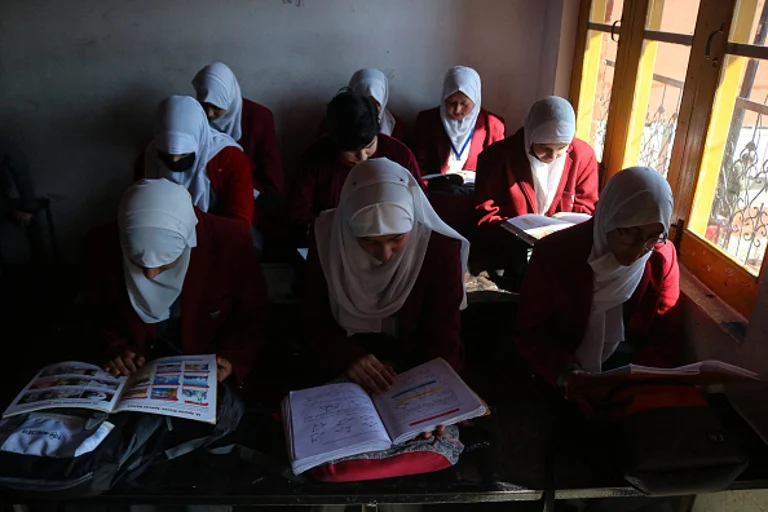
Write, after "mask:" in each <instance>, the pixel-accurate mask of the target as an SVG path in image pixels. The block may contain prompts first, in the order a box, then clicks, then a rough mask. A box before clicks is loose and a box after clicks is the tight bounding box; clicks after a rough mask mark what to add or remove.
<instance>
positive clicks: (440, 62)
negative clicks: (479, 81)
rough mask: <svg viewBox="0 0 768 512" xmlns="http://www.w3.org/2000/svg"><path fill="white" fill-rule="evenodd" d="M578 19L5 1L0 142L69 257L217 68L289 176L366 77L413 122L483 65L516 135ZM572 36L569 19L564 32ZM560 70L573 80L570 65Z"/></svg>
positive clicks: (330, 4)
mask: <svg viewBox="0 0 768 512" xmlns="http://www.w3.org/2000/svg"><path fill="white" fill-rule="evenodd" d="M564 2H565V3H564ZM569 4H570V5H569ZM573 6H576V9H578V1H577V0H540V1H535V2H534V1H530V0H387V1H381V0H222V1H216V2H212V1H207V0H173V1H158V0H55V1H54V0H3V1H2V2H0V91H2V94H0V127H2V128H3V129H4V131H7V132H9V133H10V135H11V136H12V137H13V138H14V139H15V140H16V141H17V143H18V144H19V145H20V146H21V148H22V149H23V150H25V151H26V152H27V154H28V156H29V160H30V163H31V166H32V170H33V173H34V176H35V179H36V182H37V188H38V190H39V193H40V194H44V195H48V196H49V197H51V198H52V199H53V201H54V204H53V208H54V214H55V216H56V220H57V223H58V225H57V227H58V228H59V235H60V236H59V238H60V239H61V241H62V242H63V244H64V252H65V254H67V255H69V256H70V257H71V256H72V255H73V254H74V249H75V248H76V242H77V240H79V238H80V237H81V236H82V235H83V234H84V233H85V232H86V231H87V229H88V228H89V227H90V226H92V225H94V224H97V223H101V222H103V221H105V220H108V219H111V218H112V215H113V212H114V209H115V204H116V201H117V199H118V198H119V196H120V194H121V192H122V191H123V190H124V188H125V187H126V186H127V185H128V184H129V183H130V179H131V164H132V161H133V159H134V157H135V155H136V154H137V151H139V150H140V149H141V148H142V147H143V146H144V144H145V143H146V142H147V141H148V140H149V138H150V136H151V126H152V114H153V111H154V108H155V106H156V105H157V103H158V102H159V101H160V100H161V99H162V98H163V97H165V96H167V95H169V94H174V93H182V94H184V93H186V94H189V93H192V92H193V91H192V87H191V85H190V80H191V79H192V77H193V75H194V74H195V72H196V71H197V70H198V69H199V68H201V67H202V66H204V65H205V64H207V63H209V62H211V61H214V60H221V61H224V62H226V63H228V64H229V65H230V66H231V67H232V68H233V69H234V71H235V73H236V74H237V75H238V77H239V79H240V83H241V86H242V90H243V93H244V94H245V95H246V96H247V97H249V98H252V99H254V100H256V101H258V102H260V103H263V104H265V105H267V106H268V107H270V108H271V109H272V110H273V112H274V113H275V117H276V121H277V130H278V138H279V141H280V144H281V148H282V151H283V154H284V159H285V162H286V164H287V169H288V171H289V172H290V170H291V168H292V165H293V164H294V162H296V159H297V154H298V153H299V152H300V151H301V150H302V149H303V148H305V147H306V146H307V144H308V143H309V142H310V141H311V139H312V137H313V136H314V133H315V129H316V126H317V124H318V122H319V119H320V117H321V115H322V112H323V109H324V104H325V103H326V102H327V101H328V99H329V98H330V97H331V96H332V95H333V94H334V92H335V91H336V90H337V89H338V88H339V87H341V86H343V85H345V84H346V81H347V80H348V78H349V76H350V75H351V73H352V72H354V71H355V70H356V69H358V68H361V67H364V66H372V67H377V68H379V69H381V70H383V71H384V72H385V73H387V74H388V76H389V77H390V83H391V100H390V101H391V107H392V109H393V110H394V111H395V112H396V113H398V115H402V116H404V117H405V119H406V120H409V121H411V122H412V121H413V119H414V118H415V114H416V112H417V111H418V110H420V109H424V108H428V107H432V106H434V105H436V104H437V103H438V101H439V95H440V92H441V88H442V77H443V74H444V73H445V71H446V69H447V68H448V67H450V66H452V65H455V64H463V65H469V66H473V67H475V68H477V69H478V71H479V72H480V74H481V75H482V77H483V106H486V107H487V108H489V109H490V110H492V111H494V112H496V113H498V114H501V115H503V116H504V117H505V118H506V119H507V121H508V122H509V125H510V127H511V128H512V129H515V128H517V127H518V126H519V125H520V122H521V120H522V118H523V116H524V115H525V112H526V111H527V108H528V107H529V106H530V104H531V103H532V102H534V101H535V100H536V99H538V98H539V97H540V96H544V95H546V94H551V93H552V92H553V90H554V87H555V86H554V83H555V79H556V75H557V69H558V59H560V60H561V61H563V60H568V59H567V57H566V58H564V57H563V55H564V54H567V46H568V44H569V43H564V45H565V47H566V49H565V50H563V49H561V44H560V36H559V34H560V31H561V30H562V29H563V27H562V25H563V23H562V16H563V14H564V13H566V12H567V11H573ZM575 23H576V18H575V16H573V17H571V18H570V19H568V20H566V22H565V25H566V27H572V28H570V29H568V28H566V32H568V30H570V31H571V32H572V31H573V30H575ZM570 44H571V52H572V43H570ZM559 69H560V70H561V73H560V75H561V81H562V80H564V79H563V78H562V75H563V72H562V69H563V62H561V63H560V67H559ZM567 74H570V71H569V70H567ZM0 229H1V231H0V240H1V241H2V243H3V248H4V250H5V252H6V256H8V255H9V254H10V255H11V256H13V255H14V254H16V257H18V258H21V257H24V256H25V254H24V253H25V250H23V243H22V242H21V237H20V236H19V233H18V230H16V229H13V228H12V227H9V226H8V225H5V226H3V227H2V228H0ZM9 246H10V248H9ZM17 246H18V247H20V249H18V250H17V251H15V252H14V250H13V247H17Z"/></svg>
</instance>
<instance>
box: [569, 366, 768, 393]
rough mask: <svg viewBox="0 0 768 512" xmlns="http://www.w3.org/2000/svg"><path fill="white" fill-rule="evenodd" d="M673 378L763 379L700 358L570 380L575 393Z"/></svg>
mask: <svg viewBox="0 0 768 512" xmlns="http://www.w3.org/2000/svg"><path fill="white" fill-rule="evenodd" d="M659 379H661V380H664V381H674V382H679V383H681V384H693V385H706V384H725V383H727V382H739V381H750V380H760V376H759V375H758V374H757V373H755V372H753V371H750V370H747V369H745V368H741V367H740V366H735V365H732V364H728V363H724V362H722V361H711V360H710V361H700V362H697V363H691V364H687V365H685V366H678V367H676V368H656V367H652V366H640V365H636V364H629V365H626V366H621V367H619V368H615V369H613V370H607V371H604V372H602V373H594V374H591V373H585V374H580V375H578V376H576V377H575V378H574V379H573V380H572V381H569V386H571V387H572V388H573V389H572V391H573V392H576V393H579V392H586V391H589V390H590V389H594V388H606V387H611V386H616V385H619V384H624V383H626V382H631V381H649V380H650V381H657V380H659Z"/></svg>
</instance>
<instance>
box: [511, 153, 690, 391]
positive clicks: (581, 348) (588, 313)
mask: <svg viewBox="0 0 768 512" xmlns="http://www.w3.org/2000/svg"><path fill="white" fill-rule="evenodd" d="M672 205H673V199H672V191H671V189H670V187H669V184H668V183H667V180H666V179H665V178H664V177H663V176H662V175H661V174H659V173H658V172H656V171H655V170H653V169H649V168H647V167H632V168H629V169H625V170H623V171H620V172H619V173H618V174H616V175H615V176H614V177H613V178H612V179H611V180H610V181H609V182H608V185H607V186H606V187H605V189H604V190H603V193H602V195H601V197H600V202H599V203H598V205H597V210H596V212H595V216H594V219H592V220H590V221H587V222H584V223H582V224H578V225H576V226H574V227H572V228H569V229H565V230H562V231H559V232H557V233H553V234H551V235H549V236H547V237H546V238H543V239H542V240H540V241H539V242H538V243H537V244H536V246H535V247H534V250H533V256H532V258H531V262H530V265H529V267H528V269H527V270H526V273H525V278H524V280H523V288H522V293H521V298H520V299H521V300H520V309H519V312H518V320H517V333H516V336H515V341H516V344H517V346H518V348H519V350H520V352H521V353H522V355H523V356H524V357H525V358H526V359H527V360H528V362H529V364H530V365H531V367H532V368H533V369H534V370H536V372H537V373H538V374H539V375H540V376H541V377H543V378H544V379H545V380H547V381H548V382H549V383H550V384H552V385H553V386H554V385H558V384H560V385H563V384H565V383H567V381H568V379H569V377H570V375H571V374H572V373H573V372H592V373H596V372H601V371H603V370H606V369H609V368H614V367H617V366H621V365H624V364H627V363H630V362H632V363H637V364H641V365H645V366H656V367H669V366H674V365H675V363H676V362H677V358H678V356H679V352H680V349H681V345H682V342H683V339H684V334H683V328H682V322H681V307H682V304H681V303H679V302H678V298H679V295H680V287H679V275H680V271H679V268H678V265H677V252H676V251H675V246H674V245H673V244H672V243H668V242H667V236H668V234H669V224H670V218H671V216H672Z"/></svg>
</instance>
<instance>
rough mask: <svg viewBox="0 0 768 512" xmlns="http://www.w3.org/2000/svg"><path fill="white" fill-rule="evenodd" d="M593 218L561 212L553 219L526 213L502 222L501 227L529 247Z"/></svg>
mask: <svg viewBox="0 0 768 512" xmlns="http://www.w3.org/2000/svg"><path fill="white" fill-rule="evenodd" d="M591 218H592V216H591V215H588V214H586V213H574V212H559V213H556V214H554V215H553V216H552V217H547V216H545V215H538V214H536V213H526V214H525V215H518V216H517V217H512V218H511V219H508V220H507V221H505V222H502V223H501V226H502V227H503V228H504V229H506V230H507V231H509V232H510V233H512V234H513V235H515V236H517V237H518V238H520V239H521V240H522V241H523V242H525V243H527V244H528V245H535V244H536V240H540V239H542V238H544V237H545V236H547V235H551V234H552V233H554V232H555V231H560V230H561V229H566V228H569V227H571V226H574V225H576V224H581V223H582V222H586V221H588V220H589V219H591Z"/></svg>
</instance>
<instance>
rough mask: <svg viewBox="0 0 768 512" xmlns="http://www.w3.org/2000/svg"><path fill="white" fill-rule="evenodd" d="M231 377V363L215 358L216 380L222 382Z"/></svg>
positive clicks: (221, 358)
mask: <svg viewBox="0 0 768 512" xmlns="http://www.w3.org/2000/svg"><path fill="white" fill-rule="evenodd" d="M230 375H232V363H230V362H229V360H228V359H225V358H223V357H219V356H216V380H218V381H219V382H223V381H225V380H226V379H227V377H229V376H230Z"/></svg>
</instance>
